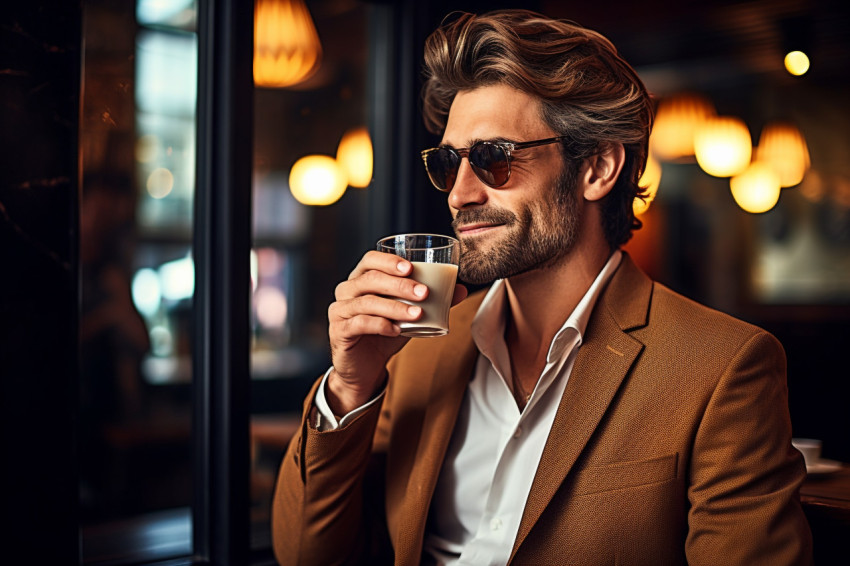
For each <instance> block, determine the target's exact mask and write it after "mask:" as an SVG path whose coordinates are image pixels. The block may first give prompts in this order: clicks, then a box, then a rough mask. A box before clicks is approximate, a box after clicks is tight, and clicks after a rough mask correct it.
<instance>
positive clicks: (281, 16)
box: [254, 0, 322, 88]
mask: <svg viewBox="0 0 850 566" xmlns="http://www.w3.org/2000/svg"><path fill="white" fill-rule="evenodd" d="M321 58H322V46H321V44H320V43H319V34H318V33H317V32H316V26H315V25H314V24H313V19H312V18H311V17H310V12H309V11H308V10H307V6H305V5H304V2H303V0H257V3H256V5H255V8H254V84H256V85H257V86H262V87H274V88H280V87H286V86H292V85H295V84H298V83H300V82H303V81H304V80H306V79H308V78H310V77H311V76H312V75H313V74H314V73H315V72H316V71H317V70H318V68H319V62H320V61H321Z"/></svg>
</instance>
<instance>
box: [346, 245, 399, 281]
mask: <svg viewBox="0 0 850 566" xmlns="http://www.w3.org/2000/svg"><path fill="white" fill-rule="evenodd" d="M371 270H377V271H383V272H384V273H389V274H391V275H396V276H399V277H406V276H408V275H410V273H411V271H412V270H413V265H411V263H410V262H409V261H407V260H406V259H404V258H401V257H399V256H397V255H393V254H388V253H383V252H377V251H374V250H372V251H369V252H366V253H365V254H364V255H363V258H362V259H361V260H360V262H359V263H358V264H357V266H356V267H355V268H354V271H352V272H351V274H350V275H349V276H348V278H349V279H355V278H357V277H360V276H361V275H363V274H364V273H366V272H367V271H371Z"/></svg>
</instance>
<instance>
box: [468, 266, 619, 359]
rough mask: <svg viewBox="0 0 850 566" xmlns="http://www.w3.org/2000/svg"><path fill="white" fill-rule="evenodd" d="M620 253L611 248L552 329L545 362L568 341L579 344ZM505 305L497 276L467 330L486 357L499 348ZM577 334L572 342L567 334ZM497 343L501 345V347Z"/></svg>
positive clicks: (559, 354)
mask: <svg viewBox="0 0 850 566" xmlns="http://www.w3.org/2000/svg"><path fill="white" fill-rule="evenodd" d="M622 257H623V254H622V252H620V250H615V251H614V253H612V254H611V256H610V257H609V258H608V261H607V262H606V263H605V265H604V266H603V267H602V270H601V271H600V272H599V274H598V275H597V276H596V279H594V280H593V283H592V284H591V285H590V288H589V289H588V290H587V292H585V294H584V296H583V297H582V298H581V300H580V301H579V303H578V305H576V308H575V310H573V312H572V313H570V315H569V317H567V319H566V321H565V322H564V324H563V325H562V326H561V328H560V329H559V330H558V332H556V333H555V336H554V338H553V339H552V343H551V344H550V345H549V353H548V354H547V359H546V361H547V363H552V362H554V361H555V360H557V359H559V358H560V357H562V356H563V355H564V352H565V349H566V348H568V347H569V346H572V344H574V343H575V344H576V345H579V344H581V341H582V337H583V336H584V332H585V329H586V328H587V323H588V321H589V320H590V313H591V312H592V311H593V307H594V306H595V305H596V301H597V300H598V299H599V295H600V294H601V293H602V289H604V288H605V285H606V284H607V283H608V281H609V280H610V279H611V276H612V275H613V274H614V272H615V271H616V270H617V267H619V265H620V260H621V259H622ZM506 309H507V292H506V289H505V280H504V279H498V280H496V281H495V282H494V283H493V285H492V286H491V287H490V290H489V291H488V292H487V295H485V297H484V300H483V301H482V302H481V306H480V307H479V309H478V312H477V313H476V314H475V318H474V319H473V321H472V327H471V333H472V339H473V340H474V341H475V345H476V346H477V347H478V351H479V352H481V353H482V354H484V355H485V356H487V357H488V358H490V359H491V360H493V359H494V356H498V355H499V352H500V351H502V350H503V348H504V346H503V344H504V340H505V314H506ZM575 335H577V336H578V342H577V343H576V342H575V340H574V339H571V337H573V338H574V337H575ZM498 345H502V347H501V348H499V347H498Z"/></svg>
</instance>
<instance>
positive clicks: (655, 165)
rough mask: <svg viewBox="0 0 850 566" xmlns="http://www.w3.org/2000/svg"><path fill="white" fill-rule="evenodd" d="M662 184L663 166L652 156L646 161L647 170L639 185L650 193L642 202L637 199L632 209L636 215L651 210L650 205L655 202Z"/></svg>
mask: <svg viewBox="0 0 850 566" xmlns="http://www.w3.org/2000/svg"><path fill="white" fill-rule="evenodd" d="M660 183H661V164H660V163H659V162H658V161H657V160H656V159H654V158H653V157H652V156H650V157H649V159H647V161H646V168H645V169H644V171H643V175H641V176H640V181H638V185H639V186H641V187H643V188H645V189H646V192H647V193H648V194H647V196H646V199H644V200H641V199H639V198H636V199H635V200H634V203H633V204H632V207H633V209H634V211H635V214H643V213H644V212H646V211H647V210H648V209H649V205H650V204H652V201H653V200H655V195H656V194H657V193H658V185H659V184H660Z"/></svg>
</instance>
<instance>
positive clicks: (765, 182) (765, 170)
mask: <svg viewBox="0 0 850 566" xmlns="http://www.w3.org/2000/svg"><path fill="white" fill-rule="evenodd" d="M729 186H730V188H731V189H732V197H733V198H734V199H735V202H736V203H738V206H740V207H741V208H743V209H744V210H746V211H747V212H752V213H754V214H756V213H760V212H767V211H768V210H770V209H771V208H773V207H774V206H775V205H776V203H777V202H778V201H779V193H780V192H781V190H782V189H781V188H780V187H779V175H778V174H777V173H776V172H775V171H774V170H773V168H772V167H771V166H770V165H769V164H767V163H763V162H761V161H754V162H753V163H751V164H750V166H749V167H747V169H746V170H745V171H744V172H743V173H741V174H740V175H737V176H735V177H732V178H731V179H729Z"/></svg>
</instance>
